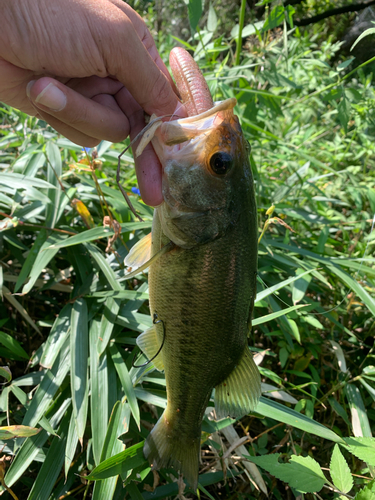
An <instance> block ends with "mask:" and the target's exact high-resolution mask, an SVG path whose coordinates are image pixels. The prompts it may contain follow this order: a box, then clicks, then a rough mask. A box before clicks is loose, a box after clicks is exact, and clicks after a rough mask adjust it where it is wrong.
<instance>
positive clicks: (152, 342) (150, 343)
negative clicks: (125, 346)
mask: <svg viewBox="0 0 375 500" xmlns="http://www.w3.org/2000/svg"><path fill="white" fill-rule="evenodd" d="M156 326H157V325H152V326H151V328H148V329H147V330H145V331H144V332H143V333H141V335H139V337H137V346H138V347H139V348H140V349H141V350H142V352H143V353H144V354H145V355H146V356H147V358H148V359H152V358H153V357H154V356H155V354H156V353H157V352H158V350H159V349H160V345H161V343H160V342H159V339H158V334H157V331H156ZM152 363H153V365H154V366H155V368H156V369H157V370H159V371H163V370H164V364H163V360H162V357H161V354H158V355H157V356H156V358H155V359H152Z"/></svg>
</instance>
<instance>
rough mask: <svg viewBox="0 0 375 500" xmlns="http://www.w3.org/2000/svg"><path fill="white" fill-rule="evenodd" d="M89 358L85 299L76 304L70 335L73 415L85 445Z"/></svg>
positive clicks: (81, 440) (81, 441)
mask: <svg viewBox="0 0 375 500" xmlns="http://www.w3.org/2000/svg"><path fill="white" fill-rule="evenodd" d="M88 357H89V335H88V319H87V305H86V301H85V300H84V299H77V300H76V301H75V302H74V305H73V309H72V316H71V333H70V365H71V371H70V385H71V391H72V403H73V414H74V418H75V421H76V427H77V434H78V439H79V441H80V443H81V444H82V443H83V435H84V433H85V427H86V419H87V409H88V399H89V398H88V391H89V384H88V366H87V365H88V363H87V362H88Z"/></svg>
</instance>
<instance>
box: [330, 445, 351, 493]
mask: <svg viewBox="0 0 375 500" xmlns="http://www.w3.org/2000/svg"><path fill="white" fill-rule="evenodd" d="M329 467H330V474H331V477H332V481H333V484H334V485H335V486H336V488H337V489H338V490H340V491H342V492H343V493H349V491H350V490H351V489H352V488H353V477H352V475H351V473H350V469H349V466H348V464H347V461H346V460H345V458H344V457H343V455H342V453H341V451H340V447H339V445H338V444H335V447H334V448H333V452H332V456H331V463H330V466H329Z"/></svg>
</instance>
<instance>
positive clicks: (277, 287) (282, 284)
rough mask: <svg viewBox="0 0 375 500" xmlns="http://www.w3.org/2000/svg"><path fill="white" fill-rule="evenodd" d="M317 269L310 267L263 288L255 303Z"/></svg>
mask: <svg viewBox="0 0 375 500" xmlns="http://www.w3.org/2000/svg"><path fill="white" fill-rule="evenodd" d="M315 270H316V269H309V270H308V271H306V272H304V273H302V274H298V275H296V276H292V277H291V278H288V279H286V280H284V281H280V283H277V284H276V285H274V286H270V287H268V288H266V289H265V290H262V291H261V292H259V293H257V295H256V299H255V304H256V303H257V302H260V301H261V300H263V299H265V298H266V297H268V296H269V295H271V294H272V293H274V292H277V290H281V289H282V288H284V287H286V286H287V285H290V283H293V282H294V281H296V280H298V279H300V278H302V276H304V275H305V274H308V273H312V272H314V271H315Z"/></svg>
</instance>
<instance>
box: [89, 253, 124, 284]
mask: <svg viewBox="0 0 375 500" xmlns="http://www.w3.org/2000/svg"><path fill="white" fill-rule="evenodd" d="M85 247H86V248H87V250H88V251H89V252H90V255H91V257H92V258H93V259H94V260H95V262H96V263H97V264H98V266H99V268H100V269H101V271H102V272H103V274H104V276H105V277H106V278H107V280H108V283H109V284H110V285H111V287H112V289H113V290H116V291H121V290H122V286H121V285H120V283H119V282H118V278H117V276H116V275H115V273H114V271H113V270H112V268H111V266H110V265H109V263H108V261H107V260H106V259H105V258H104V256H103V255H102V253H101V252H100V251H99V249H98V248H97V247H96V246H94V245H92V244H90V243H85Z"/></svg>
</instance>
